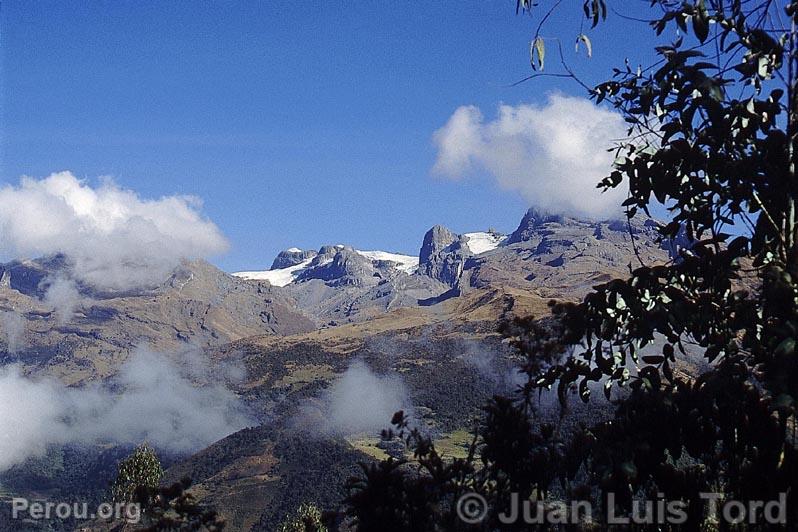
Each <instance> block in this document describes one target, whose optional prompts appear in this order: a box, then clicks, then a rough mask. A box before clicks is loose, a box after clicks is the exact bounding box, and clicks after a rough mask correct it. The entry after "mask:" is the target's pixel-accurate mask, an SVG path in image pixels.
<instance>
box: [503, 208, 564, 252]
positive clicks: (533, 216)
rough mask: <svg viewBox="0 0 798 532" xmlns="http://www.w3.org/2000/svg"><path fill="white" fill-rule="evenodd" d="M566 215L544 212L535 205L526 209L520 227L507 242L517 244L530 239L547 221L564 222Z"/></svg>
mask: <svg viewBox="0 0 798 532" xmlns="http://www.w3.org/2000/svg"><path fill="white" fill-rule="evenodd" d="M565 221H566V220H565V218H564V217H562V216H559V215H555V214H546V213H543V212H541V211H539V210H537V209H535V208H534V207H533V208H531V209H529V210H528V211H526V214H524V217H523V218H522V219H521V223H520V224H519V225H518V229H516V230H515V231H513V233H512V234H511V235H510V236H509V237H508V238H507V242H506V244H507V245H509V244H516V243H518V242H524V241H527V240H530V239H531V238H532V237H533V236H534V235H535V234H536V233H537V231H538V228H539V227H540V226H541V225H543V224H547V223H552V222H554V223H564V222H565Z"/></svg>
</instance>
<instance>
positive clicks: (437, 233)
mask: <svg viewBox="0 0 798 532" xmlns="http://www.w3.org/2000/svg"><path fill="white" fill-rule="evenodd" d="M458 240H460V236H459V235H456V234H455V233H453V232H452V231H450V230H449V229H448V228H447V227H444V226H442V225H436V226H434V227H433V228H432V229H430V230H429V231H427V233H426V234H425V235H424V241H423V242H422V244H421V251H419V254H418V260H419V262H420V263H422V264H424V263H428V262H429V261H430V259H432V258H433V256H435V255H437V254H439V253H440V252H441V251H443V250H444V249H446V248H447V247H449V246H451V245H452V244H454V243H455V242H457V241H458Z"/></svg>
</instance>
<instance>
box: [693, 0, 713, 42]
mask: <svg viewBox="0 0 798 532" xmlns="http://www.w3.org/2000/svg"><path fill="white" fill-rule="evenodd" d="M693 31H694V32H695V36H696V37H698V40H699V41H701V42H702V43H703V42H704V41H706V40H707V37H708V36H709V14H708V13H707V6H706V5H704V0H699V1H698V5H696V11H695V14H694V15H693Z"/></svg>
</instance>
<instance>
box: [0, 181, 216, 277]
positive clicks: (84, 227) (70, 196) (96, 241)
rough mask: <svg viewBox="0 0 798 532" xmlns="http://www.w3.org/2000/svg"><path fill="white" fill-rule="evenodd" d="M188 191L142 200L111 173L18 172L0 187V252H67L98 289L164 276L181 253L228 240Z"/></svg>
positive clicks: (192, 254)
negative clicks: (15, 180)
mask: <svg viewBox="0 0 798 532" xmlns="http://www.w3.org/2000/svg"><path fill="white" fill-rule="evenodd" d="M201 207H202V204H201V201H200V200H199V199H198V198H196V197H193V196H166V197H162V198H159V199H152V200H151V199H143V198H141V197H139V196H138V194H136V193H135V192H133V191H131V190H126V189H122V188H120V187H119V186H117V185H116V184H114V182H113V181H111V180H110V179H104V180H102V182H101V183H100V185H99V186H97V187H92V186H91V185H90V184H88V183H87V182H85V181H82V180H79V179H77V178H76V177H75V176H74V175H72V174H71V173H70V172H60V173H56V174H52V175H50V176H49V177H47V178H45V179H34V178H30V177H23V178H22V179H21V180H20V182H19V184H18V185H17V186H11V185H9V186H6V187H4V188H1V189H0V256H5V257H6V258H9V257H14V258H16V257H28V258H31V257H38V256H44V255H52V254H63V255H66V256H67V257H68V258H69V259H70V261H71V262H72V263H73V266H74V272H73V275H74V276H75V277H76V278H77V279H78V280H79V281H81V282H85V283H88V284H90V285H92V286H94V287H97V288H100V289H116V290H119V289H130V288H138V287H142V286H147V285H151V284H156V283H159V282H161V281H163V280H164V279H165V278H166V277H167V276H168V274H169V272H171V270H172V269H174V267H175V266H177V265H178V264H179V262H180V259H182V258H199V257H208V256H213V255H216V254H219V253H222V252H223V251H225V250H226V248H227V241H226V240H225V238H224V236H223V235H222V234H221V232H220V231H219V229H218V227H217V226H216V225H215V224H214V223H213V222H211V221H210V220H208V219H207V218H205V217H204V216H203V215H202V214H201Z"/></svg>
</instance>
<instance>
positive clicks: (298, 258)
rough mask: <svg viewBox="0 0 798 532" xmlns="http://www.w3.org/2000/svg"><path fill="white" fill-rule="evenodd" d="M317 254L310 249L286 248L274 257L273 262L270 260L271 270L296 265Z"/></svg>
mask: <svg viewBox="0 0 798 532" xmlns="http://www.w3.org/2000/svg"><path fill="white" fill-rule="evenodd" d="M316 255H318V253H316V252H315V251H313V250H312V249H308V250H301V249H296V248H292V249H287V250H285V251H281V252H280V253H279V254H278V255H277V256H276V257H275V258H274V262H272V267H271V268H270V269H272V270H282V269H283V268H290V267H291V266H296V265H297V264H300V263H302V262H305V261H306V260H308V259H312V258H313V257H315V256H316Z"/></svg>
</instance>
